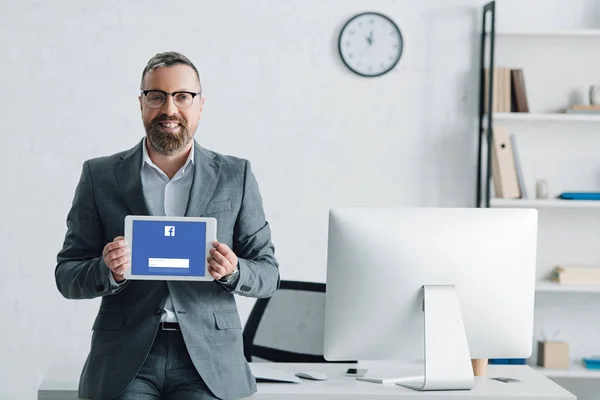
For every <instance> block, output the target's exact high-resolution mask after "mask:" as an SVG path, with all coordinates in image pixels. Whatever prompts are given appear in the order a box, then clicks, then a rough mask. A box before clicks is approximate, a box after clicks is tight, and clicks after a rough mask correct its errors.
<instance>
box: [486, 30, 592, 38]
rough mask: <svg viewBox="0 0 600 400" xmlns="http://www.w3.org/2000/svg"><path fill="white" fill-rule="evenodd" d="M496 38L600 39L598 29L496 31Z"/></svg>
mask: <svg viewBox="0 0 600 400" xmlns="http://www.w3.org/2000/svg"><path fill="white" fill-rule="evenodd" d="M496 36H500V37H502V36H506V37H510V36H513V37H515V36H516V37H541V38H557V37H558V38H600V29H578V30H556V31H497V32H496Z"/></svg>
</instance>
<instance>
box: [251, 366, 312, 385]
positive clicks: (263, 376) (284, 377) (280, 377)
mask: <svg viewBox="0 0 600 400" xmlns="http://www.w3.org/2000/svg"><path fill="white" fill-rule="evenodd" d="M265 364H268V363H265ZM250 370H251V371H252V375H254V377H255V378H256V380H257V381H258V382H260V381H262V382H280V383H302V381H301V380H300V378H298V377H297V376H295V375H294V374H290V373H289V372H285V371H282V370H280V369H276V368H269V367H268V365H264V366H263V365H258V364H257V363H250Z"/></svg>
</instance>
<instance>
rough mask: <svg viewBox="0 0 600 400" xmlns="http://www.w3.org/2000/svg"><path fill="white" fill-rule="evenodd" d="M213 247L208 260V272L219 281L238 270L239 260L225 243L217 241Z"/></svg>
mask: <svg viewBox="0 0 600 400" xmlns="http://www.w3.org/2000/svg"><path fill="white" fill-rule="evenodd" d="M212 245H213V248H212V249H210V256H209V257H208V258H207V261H208V263H209V267H208V271H209V272H210V274H211V275H212V277H213V278H215V279H216V280H219V279H221V278H222V277H224V276H227V275H229V274H231V273H233V271H235V270H236V268H237V264H238V258H237V256H236V255H235V253H234V252H233V250H231V249H230V248H229V246H227V245H226V244H225V243H219V242H217V241H216V240H215V241H214V242H213V243H212Z"/></svg>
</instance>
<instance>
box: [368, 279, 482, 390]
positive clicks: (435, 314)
mask: <svg viewBox="0 0 600 400" xmlns="http://www.w3.org/2000/svg"><path fill="white" fill-rule="evenodd" d="M423 290H424V293H423V311H424V315H425V365H424V369H425V373H424V375H420V376H376V375H375V376H374V375H371V376H365V377H361V378H356V379H357V380H361V381H367V382H374V383H395V384H396V385H400V386H404V387H407V388H410V389H414V390H420V391H429V390H470V389H472V388H473V386H474V381H475V377H474V374H473V366H472V365H471V357H470V353H469V346H468V343H467V335H466V333H465V327H464V323H463V318H462V311H461V307H460V301H459V298H458V294H457V292H456V288H455V287H454V286H444V285H439V286H431V285H425V286H423Z"/></svg>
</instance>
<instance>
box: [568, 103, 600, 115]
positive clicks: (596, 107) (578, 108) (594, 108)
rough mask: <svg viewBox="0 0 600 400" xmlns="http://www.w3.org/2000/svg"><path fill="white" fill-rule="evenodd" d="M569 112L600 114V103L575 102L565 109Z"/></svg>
mask: <svg viewBox="0 0 600 400" xmlns="http://www.w3.org/2000/svg"><path fill="white" fill-rule="evenodd" d="M565 112H566V113H567V114H592V115H600V104H591V105H586V104H575V105H574V106H572V107H571V108H567V109H566V110H565Z"/></svg>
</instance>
